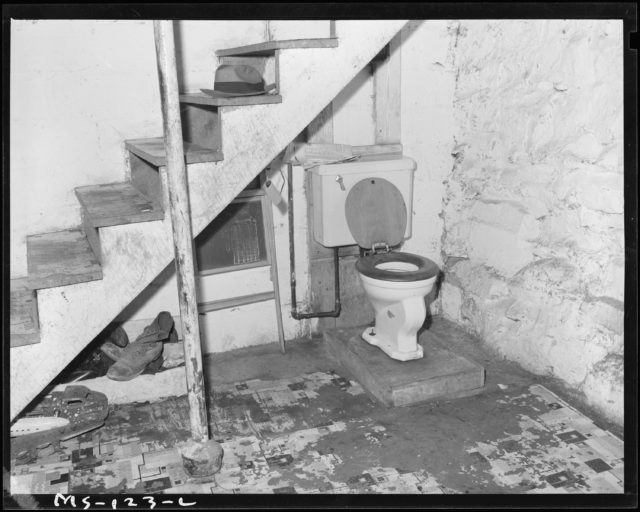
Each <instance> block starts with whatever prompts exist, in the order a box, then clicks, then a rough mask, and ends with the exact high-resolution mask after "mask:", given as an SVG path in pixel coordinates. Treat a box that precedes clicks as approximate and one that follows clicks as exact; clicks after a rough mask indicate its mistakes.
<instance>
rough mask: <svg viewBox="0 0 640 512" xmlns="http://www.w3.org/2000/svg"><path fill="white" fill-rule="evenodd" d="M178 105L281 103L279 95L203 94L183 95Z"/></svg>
mask: <svg viewBox="0 0 640 512" xmlns="http://www.w3.org/2000/svg"><path fill="white" fill-rule="evenodd" d="M180 103H191V104H194V105H209V106H212V107H238V106H242V105H264V104H268V103H282V96H280V95H279V94H258V95H255V96H235V97H230V98H214V97H213V96H209V95H208V94H206V93H204V92H192V93H183V94H181V95H180Z"/></svg>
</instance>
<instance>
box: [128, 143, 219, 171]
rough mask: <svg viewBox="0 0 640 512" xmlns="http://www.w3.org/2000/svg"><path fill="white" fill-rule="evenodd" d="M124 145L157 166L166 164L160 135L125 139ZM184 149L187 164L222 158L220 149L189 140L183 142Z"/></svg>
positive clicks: (216, 160) (215, 160)
mask: <svg viewBox="0 0 640 512" xmlns="http://www.w3.org/2000/svg"><path fill="white" fill-rule="evenodd" d="M125 147H126V148H127V150H129V151H131V152H132V153H133V154H134V155H137V156H139V157H140V158H142V159H144V160H146V161H147V162H150V163H152V164H153V165H155V166H157V167H160V166H164V165H166V164H167V157H166V153H165V149H164V139H163V138H162V137H153V138H149V139H130V140H127V141H125ZM184 151H185V156H186V159H187V163H188V164H198V163H203V162H218V161H220V160H223V159H224V157H223V156H222V151H221V150H220V149H213V148H205V147H202V146H199V145H198V144H193V143H190V142H184Z"/></svg>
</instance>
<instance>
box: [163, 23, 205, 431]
mask: <svg viewBox="0 0 640 512" xmlns="http://www.w3.org/2000/svg"><path fill="white" fill-rule="evenodd" d="M153 33H154V36H155V43H156V58H157V62H158V75H159V77H160V103H161V106H162V121H163V122H162V124H163V127H164V139H165V140H166V143H167V145H166V159H167V185H168V192H169V214H170V215H171V230H172V232H173V253H174V256H175V260H174V261H175V265H176V276H177V278H178V279H177V281H178V304H179V306H180V318H181V319H182V335H183V345H184V362H185V370H186V377H187V390H188V391H187V399H188V401H189V421H190V424H191V437H192V439H193V440H194V441H196V442H204V441H206V440H208V439H209V423H208V421H207V417H208V415H207V401H206V399H205V396H204V375H203V370H202V347H201V343H200V326H199V322H198V302H197V298H196V279H195V261H194V255H193V231H192V227H191V209H190V205H189V191H188V185H187V166H186V163H185V151H184V145H183V140H182V137H183V133H182V122H181V119H180V101H179V98H178V95H179V93H178V75H177V71H176V52H175V44H174V40H173V23H172V22H171V21H168V20H162V21H157V20H156V21H154V22H153Z"/></svg>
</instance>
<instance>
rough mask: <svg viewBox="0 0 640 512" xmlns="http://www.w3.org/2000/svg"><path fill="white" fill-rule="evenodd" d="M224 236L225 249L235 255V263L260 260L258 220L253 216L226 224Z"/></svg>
mask: <svg viewBox="0 0 640 512" xmlns="http://www.w3.org/2000/svg"><path fill="white" fill-rule="evenodd" d="M222 238H223V240H224V244H225V250H226V251H227V252H228V253H231V254H232V255H233V264H234V265H240V264H243V263H254V262H256V261H260V245H259V243H258V222H257V221H256V219H255V218H254V217H252V216H249V217H247V218H242V219H237V220H234V221H233V222H232V223H231V224H230V225H228V226H225V228H224V232H223V233H222Z"/></svg>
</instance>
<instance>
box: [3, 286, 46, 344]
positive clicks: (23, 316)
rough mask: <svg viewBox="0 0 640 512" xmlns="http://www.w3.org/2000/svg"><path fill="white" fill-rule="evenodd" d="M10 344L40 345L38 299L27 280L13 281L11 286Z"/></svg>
mask: <svg viewBox="0 0 640 512" xmlns="http://www.w3.org/2000/svg"><path fill="white" fill-rule="evenodd" d="M9 300H10V313H9V344H10V346H11V347H21V346H23V345H32V344H34V343H40V327H39V323H38V299H37V296H36V291H35V290H32V289H30V288H29V287H28V286H27V284H26V283H25V280H18V279H12V280H11V286H10V299H9Z"/></svg>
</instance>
